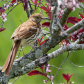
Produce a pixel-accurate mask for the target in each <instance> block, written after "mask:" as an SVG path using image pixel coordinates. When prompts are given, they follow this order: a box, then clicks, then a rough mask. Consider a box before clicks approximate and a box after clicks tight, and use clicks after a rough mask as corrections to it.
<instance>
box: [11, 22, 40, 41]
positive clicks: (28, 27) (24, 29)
mask: <svg viewBox="0 0 84 84" xmlns="http://www.w3.org/2000/svg"><path fill="white" fill-rule="evenodd" d="M38 27H39V26H38V25H37V24H36V23H35V22H28V21H26V22H24V23H23V24H21V25H20V26H19V27H18V28H17V29H16V30H15V32H14V33H13V35H12V37H11V39H14V41H17V40H20V39H23V38H27V37H30V36H31V35H33V34H35V33H36V32H37V28H38Z"/></svg>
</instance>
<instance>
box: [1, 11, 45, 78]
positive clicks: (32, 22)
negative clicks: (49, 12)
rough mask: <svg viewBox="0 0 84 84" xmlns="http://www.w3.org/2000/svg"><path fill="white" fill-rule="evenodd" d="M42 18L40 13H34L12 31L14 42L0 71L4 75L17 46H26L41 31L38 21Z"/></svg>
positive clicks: (7, 72) (10, 65) (10, 64)
mask: <svg viewBox="0 0 84 84" xmlns="http://www.w3.org/2000/svg"><path fill="white" fill-rule="evenodd" d="M42 19H44V17H43V15H42V14H40V13H35V14H33V15H31V16H30V17H29V19H28V20H27V21H26V22H24V23H23V24H21V25H20V26H19V27H18V28H17V29H16V30H15V31H14V33H13V35H12V37H11V39H13V41H14V43H13V45H12V48H11V50H10V52H9V55H8V58H7V60H6V62H5V64H4V66H3V68H2V72H4V71H5V75H6V76H8V75H9V73H10V70H11V68H12V64H13V61H14V59H15V56H16V53H17V51H18V48H19V46H21V47H26V46H28V45H31V44H33V43H34V42H35V41H36V40H37V36H38V35H39V33H40V31H41V24H40V22H41V21H42Z"/></svg>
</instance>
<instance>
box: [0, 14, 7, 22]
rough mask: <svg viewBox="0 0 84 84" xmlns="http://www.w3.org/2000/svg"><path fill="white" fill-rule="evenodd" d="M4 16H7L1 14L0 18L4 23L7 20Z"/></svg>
mask: <svg viewBox="0 0 84 84" xmlns="http://www.w3.org/2000/svg"><path fill="white" fill-rule="evenodd" d="M6 16H7V14H6V13H2V15H1V16H0V17H1V19H3V21H4V22H5V21H6V20H7V18H6Z"/></svg>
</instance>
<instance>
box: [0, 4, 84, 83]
mask: <svg viewBox="0 0 84 84" xmlns="http://www.w3.org/2000/svg"><path fill="white" fill-rule="evenodd" d="M2 5H3V2H0V7H1V6H2ZM9 10H10V9H9ZM9 10H7V11H9ZM78 12H81V11H80V10H78V9H77V10H76V11H74V12H72V13H71V14H70V15H69V16H75V17H79V14H78ZM27 19H28V18H27V14H26V12H25V11H24V8H23V5H22V4H20V5H18V6H17V7H16V8H14V9H13V10H12V11H11V12H10V13H9V14H8V15H7V21H6V22H5V23H4V25H3V27H4V28H6V30H4V31H3V32H0V57H1V59H0V66H3V64H4V62H5V60H6V58H7V56H8V53H9V51H10V49H11V46H12V41H11V40H10V37H11V35H12V33H13V32H14V30H15V29H16V28H17V27H18V26H19V25H20V24H21V21H22V22H25V21H26V20H27ZM20 20H21V21H20ZM1 22H2V20H1V18H0V24H1ZM70 25H71V24H69V26H70ZM30 48H31V47H26V48H24V53H25V54H27V53H28V52H29V51H30ZM58 48H59V46H57V47H55V48H52V49H51V50H50V51H49V52H48V53H50V52H52V51H54V50H56V49H58ZM67 54H68V52H65V53H63V54H62V55H60V56H58V57H57V58H55V59H52V60H50V61H49V63H50V64H51V65H54V66H56V67H59V66H60V65H61V64H62V62H63V61H64V59H65V58H66V56H67ZM20 56H22V53H21V54H20ZM70 59H71V61H72V62H73V63H74V64H76V65H81V66H83V65H84V50H79V51H75V52H71V55H70ZM61 68H62V69H68V70H59V72H58V75H57V77H56V78H55V79H54V84H61V83H66V81H65V80H64V79H63V77H62V74H63V73H64V74H66V73H68V74H69V75H70V74H72V73H73V76H72V77H71V80H70V81H74V84H84V67H83V68H79V67H76V66H73V65H72V64H70V62H69V58H68V59H67V60H66V62H65V63H64V64H63V66H62V67H61ZM50 69H51V70H52V72H51V74H53V75H55V74H56V72H57V69H56V68H53V67H50ZM38 70H40V69H39V68H38ZM14 79H15V78H14ZM14 79H11V80H10V82H13V81H14ZM46 79H47V78H46V77H44V76H40V75H35V76H27V74H25V75H24V76H21V77H20V78H19V79H18V80H17V81H16V82H15V83H14V84H44V83H43V80H46ZM47 84H51V83H50V82H48V83H47Z"/></svg>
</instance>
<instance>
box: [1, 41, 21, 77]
mask: <svg viewBox="0 0 84 84" xmlns="http://www.w3.org/2000/svg"><path fill="white" fill-rule="evenodd" d="M20 42H21V41H20V40H18V41H16V42H14V44H13V46H12V48H11V51H10V53H9V55H8V58H7V60H6V62H5V64H4V66H3V69H2V72H3V71H5V75H6V76H8V75H9V72H10V70H11V68H12V64H13V62H14V59H15V56H16V53H17V51H18V48H19V45H20Z"/></svg>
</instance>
